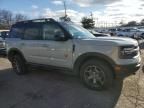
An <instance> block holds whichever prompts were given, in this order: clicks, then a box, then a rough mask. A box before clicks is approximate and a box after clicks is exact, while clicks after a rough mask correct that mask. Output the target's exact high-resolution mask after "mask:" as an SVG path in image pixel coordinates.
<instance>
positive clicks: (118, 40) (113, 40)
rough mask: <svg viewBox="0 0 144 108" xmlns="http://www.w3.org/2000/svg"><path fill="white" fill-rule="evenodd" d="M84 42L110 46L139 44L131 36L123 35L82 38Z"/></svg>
mask: <svg viewBox="0 0 144 108" xmlns="http://www.w3.org/2000/svg"><path fill="white" fill-rule="evenodd" d="M82 40H83V42H84V43H92V44H96V45H109V46H125V45H136V46H137V45H138V42H137V41H136V40H134V39H131V38H123V37H96V38H91V39H82Z"/></svg>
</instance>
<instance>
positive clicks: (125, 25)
mask: <svg viewBox="0 0 144 108" xmlns="http://www.w3.org/2000/svg"><path fill="white" fill-rule="evenodd" d="M120 26H122V27H132V26H144V19H142V20H141V21H140V22H139V23H138V22H136V21H130V22H128V23H126V24H124V23H123V22H120Z"/></svg>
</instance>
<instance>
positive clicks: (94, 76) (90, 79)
mask: <svg viewBox="0 0 144 108" xmlns="http://www.w3.org/2000/svg"><path fill="white" fill-rule="evenodd" d="M80 77H81V79H82V81H83V83H84V84H85V85H86V86H87V87H88V88H91V89H94V90H103V89H107V88H109V87H110V86H111V85H112V81H113V74H112V70H111V68H110V67H109V66H108V65H107V63H105V62H104V61H101V60H96V59H94V60H88V61H86V62H85V63H84V64H83V65H82V66H81V69H80Z"/></svg>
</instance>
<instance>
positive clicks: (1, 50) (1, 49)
mask: <svg viewBox="0 0 144 108" xmlns="http://www.w3.org/2000/svg"><path fill="white" fill-rule="evenodd" d="M5 54H6V47H5V41H4V40H3V39H2V38H1V37H0V55H5Z"/></svg>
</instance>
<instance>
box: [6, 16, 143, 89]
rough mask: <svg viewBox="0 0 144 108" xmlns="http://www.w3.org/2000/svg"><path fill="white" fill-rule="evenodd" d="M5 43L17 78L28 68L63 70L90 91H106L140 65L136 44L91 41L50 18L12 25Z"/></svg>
mask: <svg viewBox="0 0 144 108" xmlns="http://www.w3.org/2000/svg"><path fill="white" fill-rule="evenodd" d="M6 41H7V45H6V46H7V54H8V59H9V61H10V62H11V63H12V67H13V70H14V71H15V72H16V73H17V74H18V75H22V74H25V73H27V72H28V70H27V69H28V65H33V66H39V65H40V66H43V67H48V68H56V69H64V70H67V71H66V72H69V73H72V74H75V75H78V76H80V78H81V80H82V81H83V83H84V84H85V85H86V86H87V87H88V88H91V89H94V90H102V89H106V88H110V87H111V86H112V83H113V82H114V79H115V78H116V77H120V76H122V75H124V76H127V75H130V74H133V73H135V72H136V71H137V70H138V69H139V68H140V64H141V57H140V52H139V46H138V43H137V41H136V40H133V39H130V38H125V39H124V38H120V37H95V36H94V35H92V34H91V33H90V32H89V31H88V30H86V29H84V28H82V27H81V26H78V25H76V24H74V23H70V22H57V21H55V20H53V19H51V18H50V19H37V20H29V21H23V22H18V23H16V24H14V25H12V28H11V31H10V35H9V38H8V39H7V40H6Z"/></svg>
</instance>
